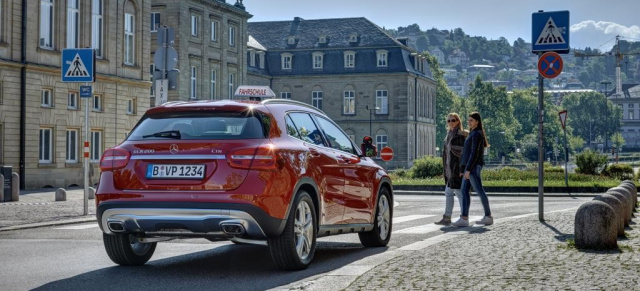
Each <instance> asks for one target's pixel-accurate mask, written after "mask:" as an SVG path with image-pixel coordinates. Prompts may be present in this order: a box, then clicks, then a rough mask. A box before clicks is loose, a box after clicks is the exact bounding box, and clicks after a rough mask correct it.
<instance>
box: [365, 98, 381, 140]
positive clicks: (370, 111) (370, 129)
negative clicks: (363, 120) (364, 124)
mask: <svg viewBox="0 0 640 291" xmlns="http://www.w3.org/2000/svg"><path fill="white" fill-rule="evenodd" d="M367 110H369V136H373V135H372V132H373V130H372V128H371V119H372V116H373V112H374V111H376V110H380V107H373V108H369V105H367Z"/></svg>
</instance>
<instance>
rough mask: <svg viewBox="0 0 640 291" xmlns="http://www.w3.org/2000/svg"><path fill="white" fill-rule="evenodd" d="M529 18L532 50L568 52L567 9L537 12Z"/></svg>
mask: <svg viewBox="0 0 640 291" xmlns="http://www.w3.org/2000/svg"><path fill="white" fill-rule="evenodd" d="M531 20H532V21H531V51H532V52H534V53H539V52H556V53H561V54H562V53H568V52H569V11H566V10H565V11H553V12H537V13H533V14H532V18H531Z"/></svg>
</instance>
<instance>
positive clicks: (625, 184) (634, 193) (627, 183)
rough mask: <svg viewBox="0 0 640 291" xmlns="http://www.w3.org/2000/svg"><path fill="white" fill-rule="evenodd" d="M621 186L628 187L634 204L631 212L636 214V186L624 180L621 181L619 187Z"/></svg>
mask: <svg viewBox="0 0 640 291" xmlns="http://www.w3.org/2000/svg"><path fill="white" fill-rule="evenodd" d="M623 185H624V186H627V187H629V190H631V194H633V201H634V202H635V203H633V212H637V210H636V208H638V188H637V187H636V184H635V183H633V181H631V180H624V181H622V183H621V184H620V186H623Z"/></svg>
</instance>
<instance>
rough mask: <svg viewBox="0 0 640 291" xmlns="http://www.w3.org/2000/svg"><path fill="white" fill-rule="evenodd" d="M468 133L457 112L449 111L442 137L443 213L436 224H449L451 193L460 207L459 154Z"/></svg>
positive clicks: (451, 207)
mask: <svg viewBox="0 0 640 291" xmlns="http://www.w3.org/2000/svg"><path fill="white" fill-rule="evenodd" d="M468 134H469V133H468V132H467V131H466V130H464V129H463V127H462V122H461V121H460V116H459V115H458V114H457V113H449V114H448V115H447V136H446V137H445V139H444V146H443V147H442V164H443V166H444V182H445V188H444V195H445V197H446V200H445V207H444V215H443V216H442V220H440V221H438V222H436V223H435V224H438V225H449V224H451V213H452V211H453V195H455V196H456V197H458V202H459V203H460V208H461V209H462V200H461V197H460V186H461V184H462V177H460V174H459V173H460V156H461V155H462V148H463V146H464V140H465V139H466V138H467V135H468Z"/></svg>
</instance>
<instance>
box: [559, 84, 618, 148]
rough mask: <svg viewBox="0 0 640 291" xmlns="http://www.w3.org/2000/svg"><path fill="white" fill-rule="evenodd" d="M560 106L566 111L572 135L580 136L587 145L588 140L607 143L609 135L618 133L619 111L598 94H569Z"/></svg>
mask: <svg viewBox="0 0 640 291" xmlns="http://www.w3.org/2000/svg"><path fill="white" fill-rule="evenodd" d="M562 106H563V107H564V108H565V109H566V110H567V111H568V117H567V123H568V125H569V126H570V127H571V129H572V135H573V136H580V137H581V138H582V139H584V140H586V141H587V144H589V138H591V140H592V141H595V140H598V139H600V140H603V141H605V143H607V141H608V139H609V137H611V135H613V134H614V133H616V132H619V131H620V119H621V117H622V111H621V109H620V108H619V107H618V106H617V105H614V104H613V103H612V102H611V101H610V100H607V98H606V97H605V96H604V95H602V94H600V93H597V92H586V93H576V94H569V95H567V96H565V97H564V99H563V100H562ZM556 119H557V117H556ZM605 147H608V144H606V145H605Z"/></svg>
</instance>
